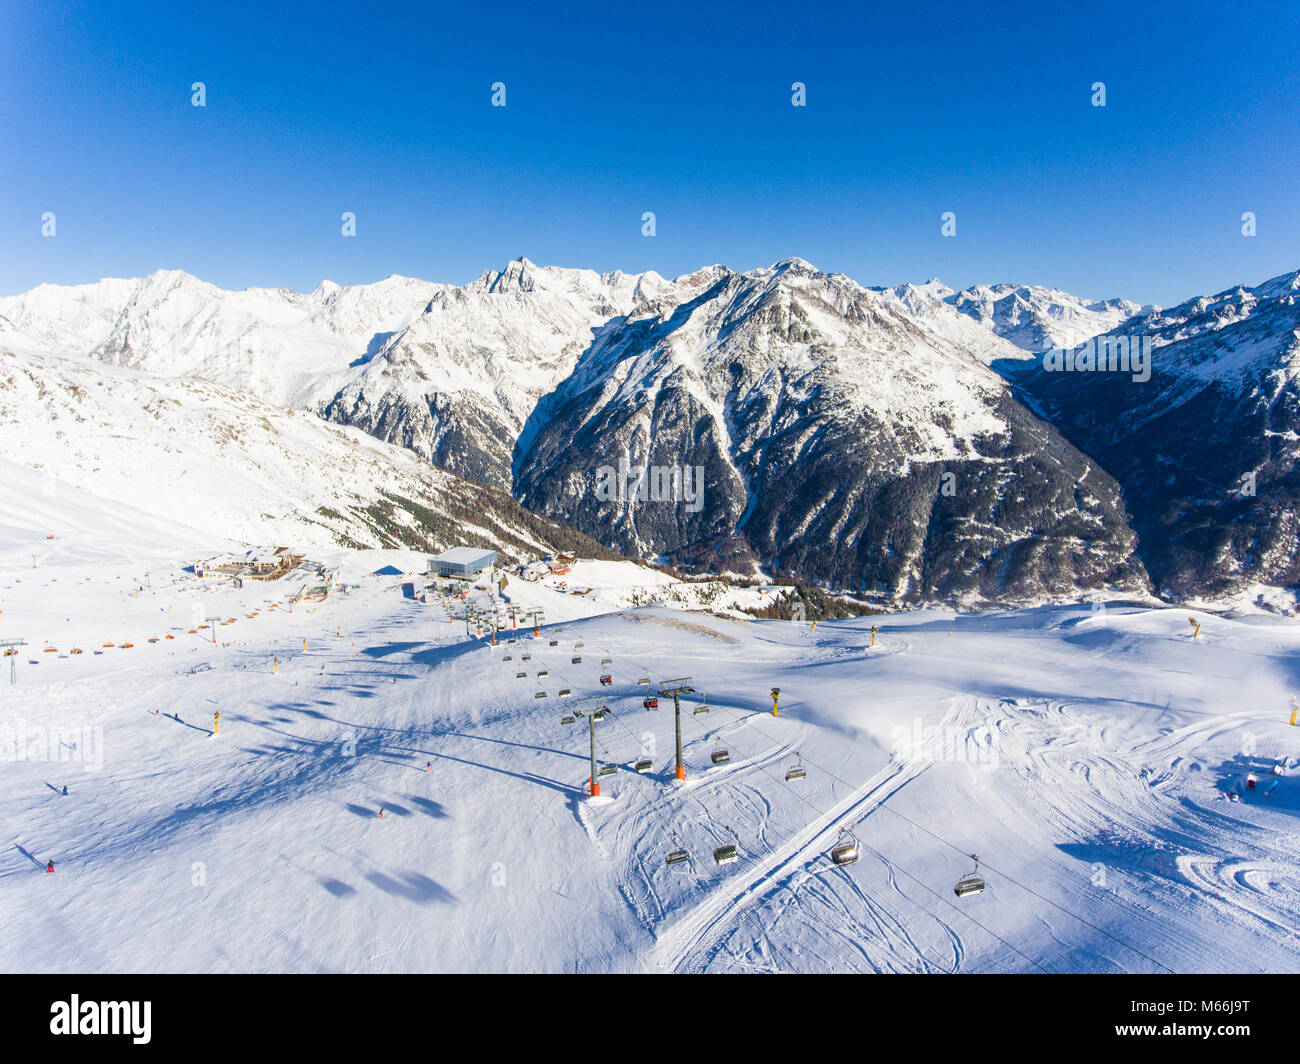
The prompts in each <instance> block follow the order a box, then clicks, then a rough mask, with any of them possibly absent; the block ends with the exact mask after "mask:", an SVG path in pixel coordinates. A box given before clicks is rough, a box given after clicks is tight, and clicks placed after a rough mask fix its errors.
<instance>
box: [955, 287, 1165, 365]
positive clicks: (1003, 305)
mask: <svg viewBox="0 0 1300 1064" xmlns="http://www.w3.org/2000/svg"><path fill="white" fill-rule="evenodd" d="M942 298H943V301H944V302H946V303H948V304H949V305H951V306H953V307H955V308H956V309H957V310H959V311H961V312H962V313H963V314H965V315H967V316H968V317H970V318H971V319H973V320H974V321H978V322H979V323H980V324H982V325H984V326H985V327H986V328H988V329H989V330H991V331H992V332H993V333H995V334H996V335H998V336H1001V337H1002V338H1003V339H1006V340H1010V341H1011V342H1012V343H1013V344H1015V345H1016V346H1017V347H1020V348H1023V349H1024V350H1026V351H1032V352H1035V353H1038V352H1042V351H1047V350H1050V349H1051V348H1054V347H1076V346H1078V345H1079V344H1081V343H1083V341H1084V340H1086V339H1088V337H1090V336H1096V335H1098V334H1099V333H1104V332H1109V331H1111V330H1112V329H1114V328H1116V327H1118V326H1119V325H1120V324H1121V323H1123V322H1124V321H1127V320H1128V319H1129V318H1131V317H1133V316H1134V315H1135V314H1138V313H1141V312H1142V311H1143V310H1144V309H1145V310H1152V309H1154V308H1150V307H1147V308H1143V307H1142V306H1141V304H1138V303H1133V302H1130V301H1129V300H1127V299H1107V300H1102V301H1094V300H1088V299H1080V298H1079V297H1077V296H1072V295H1070V293H1068V292H1062V291H1060V290H1059V289H1055V288H1043V287H1042V286H1041V285H1016V284H998V285H982V284H981V285H976V286H975V287H973V288H968V289H966V290H965V291H964V292H949V293H946V294H945V295H944V296H943V297H942Z"/></svg>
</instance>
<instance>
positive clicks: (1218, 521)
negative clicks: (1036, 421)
mask: <svg viewBox="0 0 1300 1064" xmlns="http://www.w3.org/2000/svg"><path fill="white" fill-rule="evenodd" d="M1112 338H1113V339H1114V340H1119V339H1121V338H1122V339H1125V340H1127V342H1128V344H1129V346H1130V348H1131V349H1135V348H1136V345H1137V344H1139V343H1140V344H1142V345H1144V350H1145V346H1146V345H1148V344H1149V345H1150V352H1151V353H1150V365H1149V367H1148V369H1147V370H1145V371H1143V372H1138V373H1134V372H1129V373H1124V372H1111V371H1109V370H1108V371H1106V372H1090V373H1084V372H1069V371H1065V372H1062V371H1059V370H1057V371H1049V370H1047V369H1046V368H1045V367H1044V366H1043V365H1042V364H1041V363H1038V362H1034V363H1032V364H1031V365H1030V366H1029V367H1028V368H1026V366H1025V365H1024V364H1023V363H1018V362H1012V363H1007V364H1006V365H1005V367H1004V368H1005V369H1006V370H1007V371H1008V372H1007V376H1008V379H1010V380H1011V381H1012V382H1013V383H1014V384H1015V386H1016V388H1017V390H1018V392H1019V394H1021V395H1022V396H1024V397H1025V398H1026V399H1027V401H1029V402H1031V403H1033V404H1035V405H1036V407H1037V408H1038V409H1040V410H1041V411H1042V412H1043V413H1044V415H1045V416H1046V417H1048V418H1049V419H1051V420H1052V422H1053V423H1054V424H1057V425H1059V426H1060V428H1061V430H1062V431H1063V432H1064V433H1065V434H1066V435H1067V436H1069V438H1070V439H1071V440H1072V441H1073V442H1074V443H1075V444H1076V445H1077V446H1079V447H1081V448H1082V449H1083V450H1085V451H1087V452H1088V453H1089V454H1091V455H1093V456H1095V457H1096V459H1097V460H1098V461H1099V462H1100V463H1101V464H1102V465H1103V466H1104V467H1105V468H1106V469H1107V470H1108V471H1110V472H1111V473H1113V474H1114V475H1115V477H1116V478H1117V479H1118V480H1119V482H1120V483H1121V484H1122V485H1123V486H1124V493H1125V498H1126V499H1127V500H1128V502H1129V508H1130V510H1131V511H1132V512H1133V515H1134V527H1135V528H1136V530H1137V531H1138V533H1139V536H1140V546H1139V554H1140V555H1141V557H1142V559H1143V561H1144V562H1145V563H1146V566H1147V568H1148V569H1149V570H1150V572H1151V574H1152V576H1153V578H1154V579H1155V580H1156V582H1157V587H1158V589H1160V590H1161V591H1162V592H1164V593H1166V594H1171V595H1197V594H1224V593H1230V592H1234V591H1238V590H1240V589H1241V588H1243V587H1246V586H1249V585H1251V584H1253V583H1262V584H1266V585H1271V586H1294V585H1295V584H1297V583H1300V468H1298V467H1297V458H1298V457H1300V272H1296V273H1288V274H1283V275H1282V276H1280V277H1275V278H1273V279H1272V280H1270V281H1267V282H1265V283H1264V284H1261V285H1257V286H1255V287H1253V288H1246V287H1241V286H1238V287H1236V288H1232V289H1229V290H1228V291H1225V292H1221V293H1219V294H1218V295H1215V296H1206V297H1201V298H1198V299H1193V300H1190V301H1188V302H1186V303H1183V304H1181V305H1180V306H1177V307H1173V308H1172V309H1169V310H1162V311H1151V312H1148V313H1145V314H1142V315H1140V316H1138V317H1136V318H1133V319H1131V320H1129V321H1127V322H1126V323H1124V324H1123V325H1122V326H1121V327H1119V328H1117V329H1115V330H1113V331H1112V332H1111V333H1110V334H1108V336H1107V337H1105V338H1098V340H1097V346H1098V347H1102V346H1103V340H1105V341H1106V342H1107V343H1108V344H1109V343H1110V341H1111V340H1112ZM1108 364H1109V363H1108ZM1143 378H1146V379H1143Z"/></svg>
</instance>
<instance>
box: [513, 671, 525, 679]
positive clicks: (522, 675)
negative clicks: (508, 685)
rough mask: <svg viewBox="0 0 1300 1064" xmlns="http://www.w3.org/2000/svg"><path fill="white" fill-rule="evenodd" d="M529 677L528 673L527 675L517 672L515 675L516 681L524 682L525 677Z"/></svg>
mask: <svg viewBox="0 0 1300 1064" xmlns="http://www.w3.org/2000/svg"><path fill="white" fill-rule="evenodd" d="M527 675H528V673H526V672H517V673H515V679H516V680H522V679H523V678H524V677H525V676H527Z"/></svg>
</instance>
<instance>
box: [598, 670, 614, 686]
mask: <svg viewBox="0 0 1300 1064" xmlns="http://www.w3.org/2000/svg"><path fill="white" fill-rule="evenodd" d="M613 682H614V677H612V676H611V675H610V674H609V673H605V675H604V676H602V677H601V678H600V686H601V687H608V686H609V685H610V684H612V683H613Z"/></svg>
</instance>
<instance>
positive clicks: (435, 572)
mask: <svg viewBox="0 0 1300 1064" xmlns="http://www.w3.org/2000/svg"><path fill="white" fill-rule="evenodd" d="M496 563H497V552H496V551H494V550H483V549H482V548H480V547H452V549H451V550H445V551H443V552H442V553H441V554H435V555H434V556H433V557H432V558H430V559H429V576H430V577H431V578H442V579H451V580H473V579H474V578H475V577H476V576H478V574H479V573H481V572H483V570H484V569H491V568H492V566H494V565H496Z"/></svg>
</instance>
